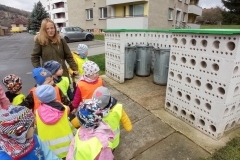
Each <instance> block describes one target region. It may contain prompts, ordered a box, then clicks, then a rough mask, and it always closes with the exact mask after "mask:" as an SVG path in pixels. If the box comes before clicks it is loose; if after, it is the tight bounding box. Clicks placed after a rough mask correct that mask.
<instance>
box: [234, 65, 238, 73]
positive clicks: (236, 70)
mask: <svg viewBox="0 0 240 160" xmlns="http://www.w3.org/2000/svg"><path fill="white" fill-rule="evenodd" d="M237 72H238V66H236V67H235V68H234V70H233V74H236V73H237Z"/></svg>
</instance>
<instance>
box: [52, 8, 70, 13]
mask: <svg viewBox="0 0 240 160" xmlns="http://www.w3.org/2000/svg"><path fill="white" fill-rule="evenodd" d="M65 11H66V9H65V8H54V9H52V11H51V13H52V14H55V13H62V12H65Z"/></svg>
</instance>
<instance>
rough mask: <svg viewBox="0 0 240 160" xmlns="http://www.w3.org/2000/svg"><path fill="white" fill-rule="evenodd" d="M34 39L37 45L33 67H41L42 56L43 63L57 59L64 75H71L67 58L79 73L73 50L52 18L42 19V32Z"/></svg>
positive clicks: (32, 57) (33, 56)
mask: <svg viewBox="0 0 240 160" xmlns="http://www.w3.org/2000/svg"><path fill="white" fill-rule="evenodd" d="M34 41H35V46H34V48H33V53H32V55H31V61H32V65H33V67H36V68H37V67H41V64H40V58H41V59H42V65H43V64H44V63H45V62H47V61H49V60H55V61H57V62H59V63H60V64H61V65H62V67H63V76H66V77H69V74H68V69H67V66H66V64H65V60H66V61H67V63H68V64H69V66H70V68H71V69H72V70H73V71H74V74H76V75H78V71H77V70H78V69H77V66H76V63H75V61H74V59H73V57H72V54H71V51H70V49H69V47H68V45H67V43H66V41H65V40H64V39H63V38H61V37H60V36H59V34H58V33H57V29H56V26H55V24H54V22H53V21H52V20H51V19H49V18H45V19H44V20H43V21H42V24H41V28H40V32H39V34H38V35H36V36H35V37H34Z"/></svg>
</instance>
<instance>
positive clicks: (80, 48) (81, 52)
mask: <svg viewBox="0 0 240 160" xmlns="http://www.w3.org/2000/svg"><path fill="white" fill-rule="evenodd" d="M87 51H88V46H87V45H86V44H79V45H78V48H77V53H78V55H79V56H80V57H85V53H86V52H87Z"/></svg>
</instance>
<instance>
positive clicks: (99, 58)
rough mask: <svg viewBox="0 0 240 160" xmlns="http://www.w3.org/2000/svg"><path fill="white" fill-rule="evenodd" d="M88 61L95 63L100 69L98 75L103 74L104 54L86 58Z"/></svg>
mask: <svg viewBox="0 0 240 160" xmlns="http://www.w3.org/2000/svg"><path fill="white" fill-rule="evenodd" d="M88 60H91V61H93V62H95V63H97V65H98V66H99V68H100V72H99V75H103V74H105V54H104V53H103V54H99V55H95V56H88Z"/></svg>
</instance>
